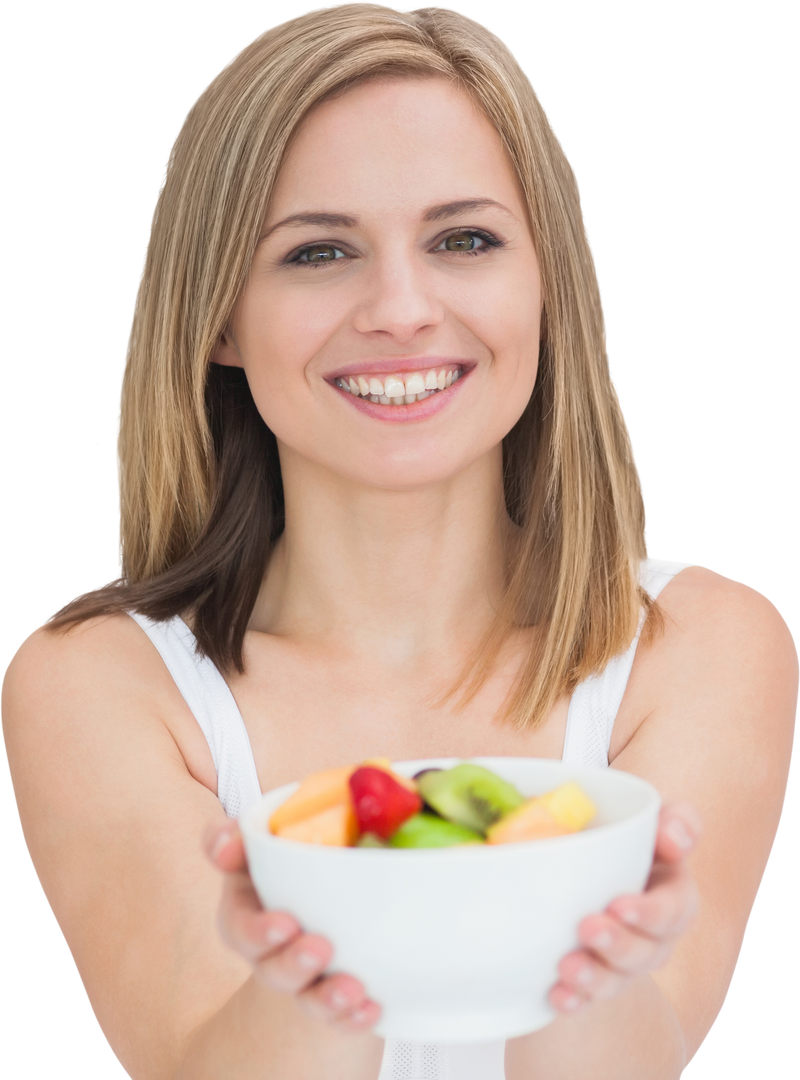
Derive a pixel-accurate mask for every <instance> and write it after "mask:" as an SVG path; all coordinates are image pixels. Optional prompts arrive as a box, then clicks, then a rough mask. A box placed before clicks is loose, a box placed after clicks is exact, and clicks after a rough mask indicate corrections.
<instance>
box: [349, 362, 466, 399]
mask: <svg viewBox="0 0 800 1080" xmlns="http://www.w3.org/2000/svg"><path fill="white" fill-rule="evenodd" d="M463 374H464V373H463V372H462V371H461V370H460V369H459V368H439V370H438V371H436V370H435V369H434V368H431V369H430V371H427V372H425V374H424V375H423V374H422V372H420V371H412V372H411V373H410V374H409V375H407V376H405V378H403V376H401V375H387V376H386V377H385V378H383V379H379V378H377V376H375V375H370V376H369V377H368V376H366V375H356V376H353V375H341V376H339V378H337V379H336V380H335V383H336V386H338V387H339V388H340V389H341V390H344V391H346V392H347V393H348V394H354V395H355V396H356V397H358V396H361V397H365V398H369V400H370V401H374V402H380V404H382V405H413V404H414V402H415V401H424V400H425V398H426V397H430V395H431V394H432V393H435V392H437V391H439V390H446V389H447V388H448V387H449V386H452V385H453V383H454V382H457V381H458V380H459V379H460V378H461V376H462V375H463Z"/></svg>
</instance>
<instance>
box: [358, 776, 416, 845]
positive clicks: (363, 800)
mask: <svg viewBox="0 0 800 1080" xmlns="http://www.w3.org/2000/svg"><path fill="white" fill-rule="evenodd" d="M350 793H351V795H352V796H353V806H354V808H355V812H356V817H357V818H358V826H359V829H360V830H361V832H362V833H367V832H373V833H377V835H378V836H380V837H382V838H383V839H384V840H388V839H389V837H390V836H391V835H392V833H393V832H394V831H395V829H397V828H399V827H400V826H401V825H402V824H403V822H404V821H406V820H407V819H408V818H410V817H411V816H412V815H413V814H416V813H417V812H418V811H419V810H421V809H422V799H421V798H420V797H419V795H417V794H416V792H413V791H409V790H408V788H407V787H404V786H403V785H402V784H399V783H398V782H397V780H395V779H394V777H393V776H390V775H389V773H387V772H386V771H385V770H384V769H376V768H374V767H373V766H371V765H363V766H362V767H361V768H360V769H356V770H355V772H354V773H353V774H352V776H351V777H350Z"/></svg>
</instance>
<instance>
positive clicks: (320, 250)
mask: <svg viewBox="0 0 800 1080" xmlns="http://www.w3.org/2000/svg"><path fill="white" fill-rule="evenodd" d="M338 251H339V248H338V247H334V245H333V244H315V245H314V246H313V247H304V248H303V249H302V251H301V252H300V254H299V255H298V257H297V261H298V262H302V261H306V260H303V258H302V257H303V255H308V257H309V258H308V261H309V262H310V265H311V266H318V265H320V264H321V262H335V261H336V255H334V254H328V253H333V252H338ZM342 254H343V253H342ZM316 255H322V256H327V257H325V258H321V259H316V258H314V259H313V261H311V260H312V257H313V256H316Z"/></svg>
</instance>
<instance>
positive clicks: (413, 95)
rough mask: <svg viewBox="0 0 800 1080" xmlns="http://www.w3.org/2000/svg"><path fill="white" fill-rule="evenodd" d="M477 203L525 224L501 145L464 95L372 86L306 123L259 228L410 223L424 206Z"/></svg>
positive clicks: (420, 82) (430, 84)
mask: <svg viewBox="0 0 800 1080" xmlns="http://www.w3.org/2000/svg"><path fill="white" fill-rule="evenodd" d="M479 197H482V198H490V199H494V200H495V201H497V202H501V203H504V205H506V206H508V207H509V209H511V210H513V212H514V213H515V214H516V215H518V216H519V215H520V214H522V217H524V210H523V209H522V202H521V196H520V193H519V187H518V183H517V178H516V175H515V173H514V170H513V167H512V165H511V162H510V160H509V158H508V155H507V154H506V152H505V150H504V148H503V146H502V143H501V141H500V137H499V135H498V133H497V131H496V130H495V128H494V127H493V126H492V124H491V123H490V122H489V120H488V119H487V118H486V116H485V115H484V114H483V113H482V112H481V111H480V109H479V108H478V107H477V106H476V105H475V103H474V102H473V101H472V99H471V98H470V97H469V95H468V94H467V93H466V92H465V91H464V90H461V89H459V88H458V87H457V86H455V85H454V84H452V83H450V82H449V81H447V80H445V79H441V78H436V77H432V78H414V79H380V80H373V81H370V82H365V83H362V84H360V85H358V86H356V87H354V88H353V89H351V90H348V91H347V92H345V93H344V94H342V95H341V96H340V97H337V98H334V99H331V100H328V101H326V102H324V103H323V104H321V105H320V106H318V107H317V108H316V109H315V110H314V111H313V112H312V113H311V114H310V115H309V116H308V117H307V118H306V119H305V121H304V122H303V124H302V125H301V126H300V128H299V130H298V132H297V134H296V136H295V139H294V142H293V144H292V147H291V149H290V151H289V153H288V155H287V158H286V161H285V162H284V165H283V167H282V169H281V173H280V175H279V177H278V182H277V185H276V188H275V191H274V193H273V198H272V200H271V205H270V210H269V214H268V222H272V221H276V220H280V219H282V218H283V217H284V216H286V215H287V214H291V213H295V212H298V211H300V210H309V209H314V210H323V211H324V210H334V211H347V210H351V211H353V212H354V213H356V212H357V213H359V214H369V213H370V212H375V213H383V214H386V213H397V214H410V215H417V214H418V213H419V211H420V209H421V208H423V207H425V206H430V205H434V204H438V203H446V202H450V201H453V200H455V199H465V198H479ZM521 220H522V218H521Z"/></svg>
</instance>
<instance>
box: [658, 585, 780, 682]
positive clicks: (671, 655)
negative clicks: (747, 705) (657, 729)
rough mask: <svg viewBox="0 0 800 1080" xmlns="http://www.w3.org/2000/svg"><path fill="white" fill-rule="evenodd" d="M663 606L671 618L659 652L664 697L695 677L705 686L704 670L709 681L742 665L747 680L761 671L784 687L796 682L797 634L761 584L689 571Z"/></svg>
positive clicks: (665, 593) (662, 599)
mask: <svg viewBox="0 0 800 1080" xmlns="http://www.w3.org/2000/svg"><path fill="white" fill-rule="evenodd" d="M659 605H660V607H661V608H662V609H663V611H664V612H665V615H666V617H667V620H666V622H667V629H666V633H665V634H664V636H663V638H662V639H661V642H660V643H659V644H656V646H655V650H654V651H655V652H656V653H657V658H659V669H660V671H661V673H662V674H663V675H664V676H665V678H664V681H663V683H660V692H661V693H662V694H664V693H668V692H669V691H668V687H669V686H670V685H672V686H674V687H678V686H680V684H681V683H683V681H684V680H686V678H687V677H688V676H689V674H690V673H694V674H695V675H696V676H697V678H700V680H701V683H702V681H703V679H704V675H703V673H704V671H705V672H706V674H707V677H708V678H710V677H713V671H717V672H718V673H721V672H722V671H723V670H724V669H730V670H731V674H733V673H734V670H740V669H741V667H742V665H743V664H744V669H743V670H742V674H743V675H744V673H745V672H747V673H749V675H750V677H757V673H759V672H760V674H761V677H762V678H764V679H768V680H774V678H775V677H777V678H778V680H782V681H783V685H784V686H786V685H787V684H788V685H789V686H792V685H795V684H796V683H797V676H798V666H799V665H800V648H799V647H798V639H797V635H796V633H795V631H794V629H792V626H791V624H790V623H789V621H788V619H787V618H786V616H785V615H784V612H783V610H782V609H781V607H779V605H778V603H777V602H776V600H775V599H773V598H772V597H771V596H769V595H768V594H767V593H764V592H762V591H761V590H760V589H758V588H757V586H756V585H752V584H750V583H749V582H747V581H744V580H741V579H738V578H733V577H730V576H728V575H726V573H722V572H720V571H719V570H716V569H714V568H713V567H708V566H689V567H687V568H686V569H684V570H681V572H680V573H678V575H676V577H675V578H673V580H672V581H670V582H669V583H668V585H666V586H665V588H664V589H663V590H662V592H661V594H660V595H659ZM708 663H713V667H707V666H706V665H707V664H708ZM676 665H679V666H677V667H676ZM681 673H682V674H681ZM676 675H677V676H678V678H676Z"/></svg>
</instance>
